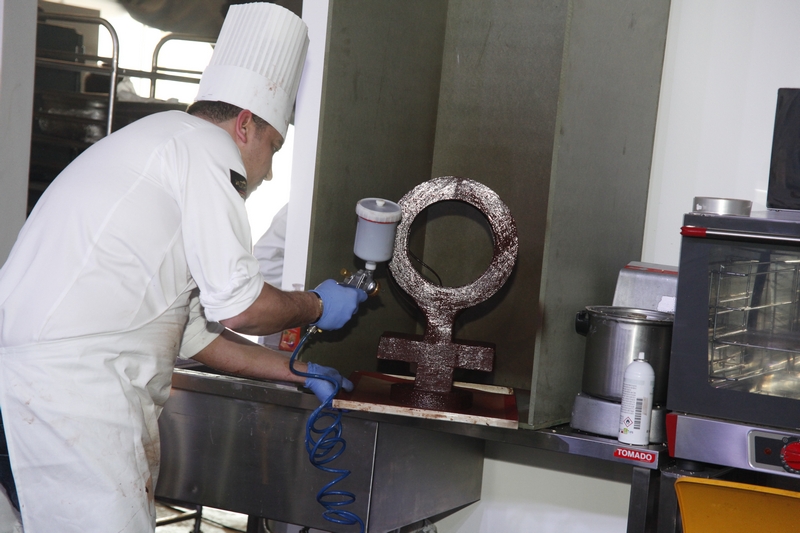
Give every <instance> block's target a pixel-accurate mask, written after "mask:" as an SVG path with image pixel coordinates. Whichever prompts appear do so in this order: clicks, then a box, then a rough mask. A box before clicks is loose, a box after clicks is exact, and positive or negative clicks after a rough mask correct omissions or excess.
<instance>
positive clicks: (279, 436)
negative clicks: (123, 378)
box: [156, 370, 484, 532]
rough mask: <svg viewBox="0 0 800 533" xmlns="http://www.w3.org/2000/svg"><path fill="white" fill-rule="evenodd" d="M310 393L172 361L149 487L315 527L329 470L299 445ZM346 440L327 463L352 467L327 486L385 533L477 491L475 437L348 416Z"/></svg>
mask: <svg viewBox="0 0 800 533" xmlns="http://www.w3.org/2000/svg"><path fill="white" fill-rule="evenodd" d="M317 405H318V401H317V400H316V398H315V397H314V396H313V395H311V394H305V393H302V392H300V391H298V390H297V388H296V387H295V386H292V385H289V384H281V383H269V382H260V381H253V380H247V379H240V378H235V377H229V376H219V375H214V374H208V373H204V372H198V371H194V370H176V371H175V374H174V376H173V390H172V393H171V395H170V399H169V401H168V402H167V404H166V406H165V408H164V412H163V413H162V415H161V417H160V418H159V426H160V430H161V457H162V466H161V474H160V476H159V480H158V484H157V486H156V496H158V497H162V498H167V499H170V500H175V501H180V502H186V503H192V504H199V505H204V506H209V507H215V508H220V509H227V510H230V511H235V512H239V513H243V514H247V515H249V516H259V517H264V518H269V519H272V520H277V521H280V522H287V523H291V524H299V525H303V526H311V527H315V528H320V529H323V530H325V531H333V532H338V531H343V532H344V531H348V532H350V531H353V530H354V529H353V526H343V525H337V524H334V523H331V522H328V521H327V520H325V519H324V518H323V516H322V513H323V511H324V508H323V507H322V506H321V505H320V504H319V503H317V501H316V494H317V492H318V491H319V490H320V489H322V488H323V486H325V485H326V484H327V483H329V482H330V481H332V480H333V479H335V477H336V476H335V475H333V474H329V473H326V472H322V471H320V470H317V469H316V468H314V467H313V466H312V465H311V464H310V461H309V457H308V453H307V452H306V448H305V445H304V435H305V428H306V421H307V419H308V416H309V414H310V413H311V411H312V410H313V409H314V408H316V406H317ZM343 426H344V430H343V437H344V438H345V439H346V442H347V447H346V449H345V451H344V453H343V454H342V455H341V457H339V458H338V459H336V460H335V461H334V462H333V463H331V466H333V467H335V468H344V469H348V470H350V471H351V474H350V476H349V477H347V478H346V479H345V480H344V481H343V482H341V483H339V484H337V485H336V489H337V490H346V491H349V492H352V493H353V494H355V496H356V501H355V502H354V503H353V504H351V505H348V506H346V507H344V508H345V509H347V510H349V511H352V512H354V513H356V514H357V515H358V516H360V517H361V518H362V519H363V520H364V521H365V523H366V524H367V531H370V532H385V531H391V530H394V529H397V528H400V527H402V526H404V525H408V524H410V523H413V522H416V521H419V520H422V519H424V518H428V517H430V516H434V515H436V514H439V513H442V512H445V511H449V510H451V509H455V508H457V507H461V506H463V505H467V504H469V503H472V502H474V501H476V500H478V499H479V498H480V490H481V477H482V473H483V446H484V445H483V441H482V440H480V439H476V438H471V437H468V436H463V435H458V434H453V433H445V432H441V431H433V430H429V429H424V428H415V427H408V426H405V425H402V424H397V423H392V421H376V420H370V419H367V418H359V417H351V416H347V417H346V419H345V420H344V422H343Z"/></svg>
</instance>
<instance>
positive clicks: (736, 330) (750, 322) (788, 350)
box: [708, 243, 800, 399]
mask: <svg viewBox="0 0 800 533" xmlns="http://www.w3.org/2000/svg"><path fill="white" fill-rule="evenodd" d="M710 259H711V260H710V262H709V313H708V379H709V383H710V384H711V386H713V387H717V388H727V389H733V390H739V391H743V392H749V393H753V394H766V395H769V396H781V397H788V398H796V399H800V361H798V358H799V356H800V251H798V250H797V249H791V248H782V247H778V246H771V247H765V246H758V245H748V244H734V245H731V244H730V243H729V244H725V245H715V246H713V247H712V250H711V254H710Z"/></svg>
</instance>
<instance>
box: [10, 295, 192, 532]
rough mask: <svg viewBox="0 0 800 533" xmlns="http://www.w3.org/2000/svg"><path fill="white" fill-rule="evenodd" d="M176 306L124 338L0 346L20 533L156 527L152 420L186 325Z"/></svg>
mask: <svg viewBox="0 0 800 533" xmlns="http://www.w3.org/2000/svg"><path fill="white" fill-rule="evenodd" d="M181 303H182V304H183V305H182V306H181V305H179V306H177V308H176V307H175V306H174V307H173V308H172V309H170V310H169V311H168V312H167V313H166V314H165V315H163V316H162V317H161V318H160V319H159V320H158V321H157V322H155V323H151V324H148V325H147V326H145V327H143V328H142V329H140V330H138V331H136V332H132V333H123V334H116V335H103V336H95V337H89V338H84V339H78V340H70V341H62V342H55V343H45V344H38V345H35V346H31V347H28V348H26V347H16V348H0V395H2V406H3V411H2V413H3V421H4V424H5V430H6V438H7V440H8V448H9V455H10V457H11V463H12V468H13V470H14V478H15V481H16V484H17V489H18V492H19V501H20V511H21V514H22V523H23V526H24V528H25V533H53V532H58V533H73V532H74V533H112V532H113V533H117V532H130V533H134V532H135V533H142V532H148V531H150V532H151V531H153V530H154V529H155V506H154V499H153V488H154V487H155V484H156V481H157V478H158V466H159V457H160V446H159V437H158V421H157V419H158V415H159V414H160V413H161V408H162V406H163V404H164V402H165V401H166V400H167V398H168V397H169V389H170V383H171V381H170V380H171V375H172V369H173V366H174V361H175V354H176V353H177V352H178V348H179V346H180V343H181V336H182V333H183V328H184V325H185V324H186V319H187V309H186V301H185V300H183V301H182V302H181ZM143 346H144V347H146V349H145V350H142V347H143ZM153 346H161V347H163V348H160V349H159V351H158V352H156V353H154V351H153ZM23 439H24V442H25V443H26V444H23ZM42 471H46V475H42ZM143 496H144V497H143Z"/></svg>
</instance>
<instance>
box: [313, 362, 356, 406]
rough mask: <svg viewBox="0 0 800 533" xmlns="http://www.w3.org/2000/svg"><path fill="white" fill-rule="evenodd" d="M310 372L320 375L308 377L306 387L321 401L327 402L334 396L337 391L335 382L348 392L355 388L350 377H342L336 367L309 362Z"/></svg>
mask: <svg viewBox="0 0 800 533" xmlns="http://www.w3.org/2000/svg"><path fill="white" fill-rule="evenodd" d="M308 373H309V374H314V375H316V376H319V377H308V378H306V381H305V387H306V388H307V389H310V390H311V392H313V393H314V395H315V396H316V397H317V399H318V400H319V401H320V403H325V402H327V401H328V400H329V399H332V398H333V396H334V395H335V393H336V385H335V384H338V385H339V386H340V387H341V388H343V389H344V390H346V391H347V392H350V391H352V390H353V383H352V382H351V381H350V380H349V379H347V378H345V377H342V375H341V374H339V372H338V371H337V370H336V369H335V368H331V367H328V366H322V365H318V364H316V363H308Z"/></svg>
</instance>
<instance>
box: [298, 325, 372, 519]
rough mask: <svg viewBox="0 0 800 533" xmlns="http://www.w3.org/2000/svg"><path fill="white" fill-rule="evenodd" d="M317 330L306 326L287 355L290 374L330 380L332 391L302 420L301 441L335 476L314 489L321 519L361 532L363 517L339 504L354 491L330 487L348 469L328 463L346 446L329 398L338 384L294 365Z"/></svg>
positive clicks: (353, 498)
mask: <svg viewBox="0 0 800 533" xmlns="http://www.w3.org/2000/svg"><path fill="white" fill-rule="evenodd" d="M317 331H319V330H318V329H317V328H316V327H315V326H311V327H309V328H308V329H307V330H306V332H305V334H304V335H303V337H302V338H301V339H300V342H298V343H297V346H296V347H295V349H294V351H293V352H292V357H291V358H290V359H289V370H290V371H291V372H292V373H293V374H296V375H298V376H302V377H305V378H314V379H324V380H325V381H328V382H330V383H331V384H333V387H334V391H333V393H332V394H331V395H330V396H329V397H328V398H327V399H326V400H325V401H324V402H322V404H321V405H320V406H319V407H317V408H316V409H314V411H313V412H312V413H311V415H310V416H309V417H308V422H307V423H306V437H305V444H306V451H307V452H308V459H309V461H311V464H312V465H314V467H315V468H317V469H319V470H322V471H323V472H327V473H329V474H334V475H336V476H337V477H336V478H335V479H334V480H333V481H331V482H330V483H327V484H326V485H325V486H323V487H322V489H320V491H319V492H317V502H319V504H320V505H322V506H323V507H324V508H325V511H324V512H323V513H322V516H323V518H325V520H327V521H329V522H333V523H334V524H342V525H356V524H358V526H359V527H360V532H361V533H364V521H363V520H362V519H361V518H360V517H359V516H358V515H357V514H355V513H353V512H352V511H348V510H346V509H342V507H344V506H346V505H350V504H352V503H354V502H355V501H356V496H355V494H353V493H352V492H348V491H343V490H332V489H333V487H334V485H336V484H337V483H339V482H340V481H342V480H344V479H345V478H346V477H347V476H349V475H350V471H349V470H346V469H341V468H333V467H331V466H328V465H329V464H330V463H331V462H332V461H334V460H335V459H336V458H337V457H339V456H340V455H342V453H344V450H345V449H346V448H347V443H346V442H345V440H344V438H343V437H342V410H341V409H336V408H334V407H333V398H334V397H336V395H337V394H338V393H339V389H340V388H341V385H340V384H339V382H338V381H337V380H336V379H334V378H332V377H329V376H324V375H321V374H313V373H309V372H301V371H299V370H297V369H296V368H295V367H294V363H295V361H296V360H297V356H298V354H299V353H300V350H301V349H302V347H303V345H305V343H306V341H308V339H309V338H310V337H311V336H312V335H313V334H314V333H316V332H317ZM315 436H316V437H317V438H315Z"/></svg>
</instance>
